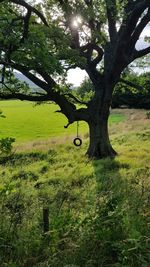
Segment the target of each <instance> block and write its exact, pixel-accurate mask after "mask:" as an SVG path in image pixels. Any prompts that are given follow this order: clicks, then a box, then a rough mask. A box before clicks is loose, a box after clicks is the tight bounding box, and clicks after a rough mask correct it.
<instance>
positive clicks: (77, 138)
mask: <svg viewBox="0 0 150 267" xmlns="http://www.w3.org/2000/svg"><path fill="white" fill-rule="evenodd" d="M73 143H74V145H75V146H81V145H82V140H81V138H79V122H78V121H77V137H76V138H75V139H74V140H73Z"/></svg>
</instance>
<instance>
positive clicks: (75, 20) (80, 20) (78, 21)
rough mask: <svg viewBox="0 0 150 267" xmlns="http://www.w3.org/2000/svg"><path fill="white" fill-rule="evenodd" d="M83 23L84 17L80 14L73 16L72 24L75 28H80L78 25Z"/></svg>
mask: <svg viewBox="0 0 150 267" xmlns="http://www.w3.org/2000/svg"><path fill="white" fill-rule="evenodd" d="M81 23H82V18H81V17H79V16H77V17H75V18H73V20H72V26H73V27H74V28H78V27H79V26H80V24H81Z"/></svg>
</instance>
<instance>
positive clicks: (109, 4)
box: [106, 0, 117, 42]
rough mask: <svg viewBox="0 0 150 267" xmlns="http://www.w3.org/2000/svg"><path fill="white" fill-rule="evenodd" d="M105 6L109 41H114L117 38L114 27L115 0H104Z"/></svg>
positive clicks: (115, 14)
mask: <svg viewBox="0 0 150 267" xmlns="http://www.w3.org/2000/svg"><path fill="white" fill-rule="evenodd" d="M106 8H107V18H108V28H109V36H110V40H111V42H116V38H117V29H116V20H117V18H116V16H117V7H116V0H111V1H110V0H106Z"/></svg>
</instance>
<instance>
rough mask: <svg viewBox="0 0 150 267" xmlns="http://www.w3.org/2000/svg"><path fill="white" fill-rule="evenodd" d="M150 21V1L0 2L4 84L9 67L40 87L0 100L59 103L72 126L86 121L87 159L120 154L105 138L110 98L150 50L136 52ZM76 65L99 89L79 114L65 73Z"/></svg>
mask: <svg viewBox="0 0 150 267" xmlns="http://www.w3.org/2000/svg"><path fill="white" fill-rule="evenodd" d="M149 21H150V0H124V1H122V0H80V1H78V0H74V1H73V0H43V1H40V3H39V1H38V3H37V1H25V0H11V1H9V0H6V1H4V0H0V49H1V51H0V64H1V66H3V73H2V80H4V74H5V72H6V73H7V71H8V68H10V70H11V71H12V70H17V71H20V72H21V73H22V74H24V75H25V76H26V77H27V78H29V79H30V80H31V81H33V82H34V83H35V84H36V85H38V86H39V87H40V88H41V89H42V92H41V91H40V92H39V91H37V93H35V92H32V91H31V90H25V87H19V86H16V87H15V86H11V85H10V86H7V85H6V86H3V87H1V92H0V98H1V99H21V100H29V101H49V100H51V101H54V102H55V103H56V104H58V105H59V106H60V110H61V112H62V113H63V114H64V115H65V116H66V117H67V119H68V125H69V124H71V123H73V122H75V121H81V120H83V121H86V122H87V123H88V125H89V132H90V135H89V136H90V142H89V147H88V150H87V154H88V156H89V157H96V158H103V157H107V156H112V157H113V156H115V154H116V152H115V151H114V149H113V148H112V146H111V143H110V140H109V134H108V117H109V109H110V105H111V101H112V93H113V90H114V87H115V85H116V84H117V83H118V82H119V81H120V77H121V73H122V72H123V71H124V69H125V68H126V67H127V66H128V65H129V64H130V63H131V62H133V61H134V60H136V59H138V58H140V57H143V56H145V55H147V54H148V53H150V46H148V47H147V48H143V49H142V50H140V51H139V50H137V49H136V43H137V41H138V39H139V37H140V35H141V33H142V31H143V29H144V28H145V27H146V25H148V23H149ZM76 67H79V68H81V69H83V70H85V71H86V73H87V74H88V76H89V78H90V80H91V82H92V84H93V88H94V94H93V97H92V98H91V99H90V101H89V102H88V103H83V104H84V105H85V107H80V108H78V105H75V103H78V102H81V101H79V100H78V99H76V97H75V96H73V95H72V94H71V91H70V90H69V88H68V89H66V88H67V87H66V86H65V77H66V73H67V71H68V70H69V69H71V68H76ZM5 70H6V71H5ZM3 82H4V81H3Z"/></svg>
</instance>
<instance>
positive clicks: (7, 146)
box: [0, 137, 15, 155]
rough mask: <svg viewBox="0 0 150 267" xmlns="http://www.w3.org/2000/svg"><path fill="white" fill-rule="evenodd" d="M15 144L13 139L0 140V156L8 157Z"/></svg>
mask: <svg viewBox="0 0 150 267" xmlns="http://www.w3.org/2000/svg"><path fill="white" fill-rule="evenodd" d="M14 142H15V138H12V137H6V138H2V139H0V155H9V154H11V152H12V148H13V146H12V144H13V143H14Z"/></svg>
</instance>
